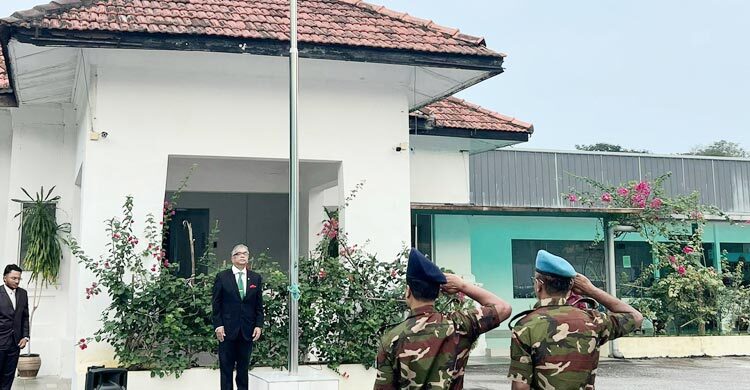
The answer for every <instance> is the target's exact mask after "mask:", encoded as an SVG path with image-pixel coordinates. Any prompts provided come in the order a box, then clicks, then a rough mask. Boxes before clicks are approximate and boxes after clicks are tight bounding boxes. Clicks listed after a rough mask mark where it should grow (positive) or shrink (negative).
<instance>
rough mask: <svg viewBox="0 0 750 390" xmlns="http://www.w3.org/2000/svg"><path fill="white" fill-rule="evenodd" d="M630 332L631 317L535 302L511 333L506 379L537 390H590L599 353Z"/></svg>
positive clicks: (562, 302)
mask: <svg viewBox="0 0 750 390" xmlns="http://www.w3.org/2000/svg"><path fill="white" fill-rule="evenodd" d="M633 330H635V318H634V317H633V315H632V314H626V313H609V314H604V313H601V312H599V311H596V310H581V309H578V308H575V307H573V306H570V305H567V304H566V303H565V299H564V298H547V299H544V300H541V301H539V302H538V303H537V304H536V306H535V310H534V311H533V312H532V313H530V314H528V315H527V316H526V317H524V318H523V319H521V320H520V321H519V322H518V324H516V326H514V327H513V334H512V339H511V346H510V358H511V363H510V371H509V373H508V377H509V378H511V379H512V380H514V381H519V382H523V383H526V384H529V385H530V386H531V388H532V389H540V390H569V389H570V390H581V389H583V390H593V389H594V379H595V377H596V367H597V365H598V364H599V347H601V346H602V345H603V344H604V343H606V342H607V341H610V340H614V339H616V338H618V337H621V336H623V335H625V334H627V333H630V332H632V331H633Z"/></svg>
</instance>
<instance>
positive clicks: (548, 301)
mask: <svg viewBox="0 0 750 390" xmlns="http://www.w3.org/2000/svg"><path fill="white" fill-rule="evenodd" d="M567 301H568V300H567V299H566V298H560V297H558V298H544V299H540V300H539V301H537V303H536V305H534V309H537V308H540V307H544V306H563V305H567Z"/></svg>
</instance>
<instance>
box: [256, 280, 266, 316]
mask: <svg viewBox="0 0 750 390" xmlns="http://www.w3.org/2000/svg"><path fill="white" fill-rule="evenodd" d="M264 320H265V319H264V317H263V277H262V276H260V275H258V293H257V294H255V327H256V328H262V327H263V324H264Z"/></svg>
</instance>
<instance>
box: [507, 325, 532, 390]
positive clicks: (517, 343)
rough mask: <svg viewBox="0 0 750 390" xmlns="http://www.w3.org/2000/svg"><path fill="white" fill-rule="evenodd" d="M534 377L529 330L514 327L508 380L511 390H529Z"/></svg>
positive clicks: (519, 326)
mask: <svg viewBox="0 0 750 390" xmlns="http://www.w3.org/2000/svg"><path fill="white" fill-rule="evenodd" d="M533 376H534V363H533V359H532V356H531V336H530V328H528V327H526V326H524V325H516V326H515V327H514V328H513V330H512V333H511V339H510V367H509V368H508V378H510V380H511V381H512V387H511V389H513V390H529V389H531V381H532V378H533Z"/></svg>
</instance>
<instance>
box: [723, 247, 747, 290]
mask: <svg viewBox="0 0 750 390" xmlns="http://www.w3.org/2000/svg"><path fill="white" fill-rule="evenodd" d="M721 251H722V252H725V256H726V258H727V260H728V261H729V266H730V267H732V268H734V267H736V266H737V263H738V262H740V261H741V262H743V266H742V268H743V273H744V278H743V283H742V284H744V285H746V286H747V285H750V264H748V262H749V260H750V243H737V242H722V243H721Z"/></svg>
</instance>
